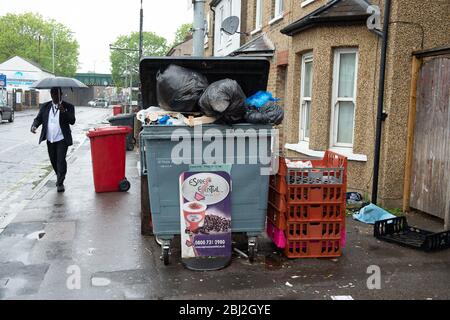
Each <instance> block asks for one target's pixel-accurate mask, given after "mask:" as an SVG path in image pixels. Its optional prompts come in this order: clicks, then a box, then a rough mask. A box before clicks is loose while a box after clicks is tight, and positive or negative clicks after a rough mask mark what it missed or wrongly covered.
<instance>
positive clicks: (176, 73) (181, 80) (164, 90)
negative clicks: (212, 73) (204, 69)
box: [156, 64, 208, 112]
mask: <svg viewBox="0 0 450 320" xmlns="http://www.w3.org/2000/svg"><path fill="white" fill-rule="evenodd" d="M207 87H208V80H207V79H206V77H205V76H203V75H202V74H200V73H198V72H195V71H193V70H190V69H186V68H183V67H180V66H177V65H174V64H171V65H170V66H169V67H167V69H166V70H165V71H164V72H161V71H159V72H158V74H157V75H156V91H157V96H158V103H159V106H160V107H161V108H163V109H164V110H167V111H177V112H192V111H195V109H196V106H197V103H198V100H199V99H200V97H201V96H202V94H203V92H204V91H205V89H206V88H207Z"/></svg>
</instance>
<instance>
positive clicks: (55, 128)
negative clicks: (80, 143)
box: [31, 88, 75, 192]
mask: <svg viewBox="0 0 450 320" xmlns="http://www.w3.org/2000/svg"><path fill="white" fill-rule="evenodd" d="M50 95H51V97H52V101H49V102H47V103H45V104H44V105H43V106H42V107H41V109H40V110H39V113H38V115H37V117H36V118H35V119H34V121H33V125H32V126H31V132H32V133H34V134H35V133H36V130H37V128H39V126H40V125H41V124H42V131H41V136H40V139H39V143H41V142H42V141H44V140H47V149H48V155H49V157H50V162H51V163H52V167H53V169H54V170H55V173H56V176H57V181H56V187H57V190H58V192H64V191H65V188H64V180H65V178H66V173H67V161H66V155H67V149H68V148H69V146H71V145H72V144H73V141H72V133H71V130H70V125H74V124H75V107H74V106H73V105H72V104H70V103H67V102H65V101H62V90H61V88H52V89H51V90H50Z"/></svg>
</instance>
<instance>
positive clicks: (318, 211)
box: [286, 203, 345, 221]
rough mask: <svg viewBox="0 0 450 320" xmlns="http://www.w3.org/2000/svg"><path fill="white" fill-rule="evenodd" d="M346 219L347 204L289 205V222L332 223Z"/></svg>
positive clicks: (287, 213)
mask: <svg viewBox="0 0 450 320" xmlns="http://www.w3.org/2000/svg"><path fill="white" fill-rule="evenodd" d="M344 218H345V204H341V203H339V204H304V205H294V204H291V205H288V206H287V212H286V219H287V220H288V221H330V220H335V221H336V220H343V219H344Z"/></svg>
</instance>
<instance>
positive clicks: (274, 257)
mask: <svg viewBox="0 0 450 320" xmlns="http://www.w3.org/2000/svg"><path fill="white" fill-rule="evenodd" d="M264 265H265V267H266V269H267V270H280V269H281V268H282V267H283V257H281V255H279V254H277V253H271V254H268V255H266V257H265V259H264Z"/></svg>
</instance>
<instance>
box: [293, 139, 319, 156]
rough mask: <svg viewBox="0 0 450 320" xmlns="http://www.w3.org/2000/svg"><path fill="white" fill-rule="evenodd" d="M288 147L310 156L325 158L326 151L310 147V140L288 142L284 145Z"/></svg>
mask: <svg viewBox="0 0 450 320" xmlns="http://www.w3.org/2000/svg"><path fill="white" fill-rule="evenodd" d="M284 147H285V148H286V149H289V150H292V151H296V152H298V153H301V154H304V155H307V156H310V157H316V158H323V156H324V154H325V152H324V151H315V150H311V149H310V148H309V142H306V141H300V142H299V143H297V144H288V143H287V144H286V145H285V146H284Z"/></svg>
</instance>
